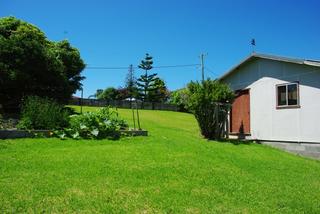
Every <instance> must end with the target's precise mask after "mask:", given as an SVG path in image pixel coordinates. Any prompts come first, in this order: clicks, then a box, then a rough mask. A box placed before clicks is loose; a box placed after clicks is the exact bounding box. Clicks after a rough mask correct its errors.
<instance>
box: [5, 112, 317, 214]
mask: <svg viewBox="0 0 320 214" xmlns="http://www.w3.org/2000/svg"><path fill="white" fill-rule="evenodd" d="M84 110H94V108H89V107H87V108H85V109H84ZM119 112H120V115H122V116H123V117H124V118H126V119H128V120H130V121H131V111H130V110H123V109H120V110H119ZM140 117H141V125H142V128H145V129H147V130H148V131H149V136H148V137H133V138H132V137H131V138H130V137H127V138H122V139H120V140H119V141H111V140H79V141H75V140H63V141H62V140H59V139H19V140H0V212H1V213H17V212H24V213H25V212H27V213H28V212H29V213H34V212H35V213H42V212H46V213H47V212H49V213H51V212H54V213H61V212H63V213H75V212H76V213H78V212H81V213H97V212H102V213H320V162H319V161H315V160H311V159H307V158H302V157H298V156H295V155H292V154H288V153H285V152H282V151H280V150H276V149H273V148H269V147H267V146H264V145H257V144H249V145H244V144H242V145H234V144H231V143H218V142H213V141H207V140H204V139H202V138H201V137H200V136H199V130H198V127H197V124H196V121H195V119H194V117H193V116H192V115H191V114H185V113H176V112H166V111H147V110H145V111H140Z"/></svg>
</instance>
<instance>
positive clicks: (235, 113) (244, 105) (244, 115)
mask: <svg viewBox="0 0 320 214" xmlns="http://www.w3.org/2000/svg"><path fill="white" fill-rule="evenodd" d="M230 117H231V124H230V131H231V133H236V134H239V133H240V134H250V91H249V90H241V91H237V92H236V99H235V100H234V102H233V103H232V109H231V114H230Z"/></svg>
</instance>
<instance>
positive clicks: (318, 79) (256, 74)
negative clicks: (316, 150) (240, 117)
mask: <svg viewBox="0 0 320 214" xmlns="http://www.w3.org/2000/svg"><path fill="white" fill-rule="evenodd" d="M223 81H224V82H226V83H227V84H229V85H230V86H231V88H232V89H234V90H238V89H245V88H249V89H250V120H251V121H250V126H251V137H252V138H253V139H260V140H274V141H299V142H317V143H320V68H319V67H314V66H307V65H298V64H293V63H286V62H278V61H272V60H267V59H253V60H252V61H251V62H248V63H246V64H244V65H243V66H241V67H240V68H238V71H237V72H234V73H233V74H231V75H229V76H227V77H226V78H225V79H224V80H223ZM293 81H299V83H300V85H299V90H300V91H299V92H300V106H301V107H300V108H293V109H277V108H276V85H277V84H281V83H286V82H293Z"/></svg>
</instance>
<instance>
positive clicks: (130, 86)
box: [125, 65, 138, 100]
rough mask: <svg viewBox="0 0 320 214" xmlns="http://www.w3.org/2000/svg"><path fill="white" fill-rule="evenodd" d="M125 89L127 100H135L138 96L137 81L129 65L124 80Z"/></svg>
mask: <svg viewBox="0 0 320 214" xmlns="http://www.w3.org/2000/svg"><path fill="white" fill-rule="evenodd" d="M125 88H126V89H127V93H128V98H130V99H131V100H132V98H136V97H137V96H138V87H137V80H136V78H135V77H134V70H133V66H132V65H130V67H129V71H128V74H127V76H126V80H125Z"/></svg>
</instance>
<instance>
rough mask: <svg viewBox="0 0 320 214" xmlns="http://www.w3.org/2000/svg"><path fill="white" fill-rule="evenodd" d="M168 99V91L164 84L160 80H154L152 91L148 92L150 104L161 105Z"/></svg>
mask: <svg viewBox="0 0 320 214" xmlns="http://www.w3.org/2000/svg"><path fill="white" fill-rule="evenodd" d="M168 97H169V91H168V89H167V86H166V84H165V82H164V81H163V80H162V79H160V78H157V79H155V81H154V90H152V91H150V92H149V100H150V101H151V102H159V103H163V102H165V101H166V100H167V99H168Z"/></svg>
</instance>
